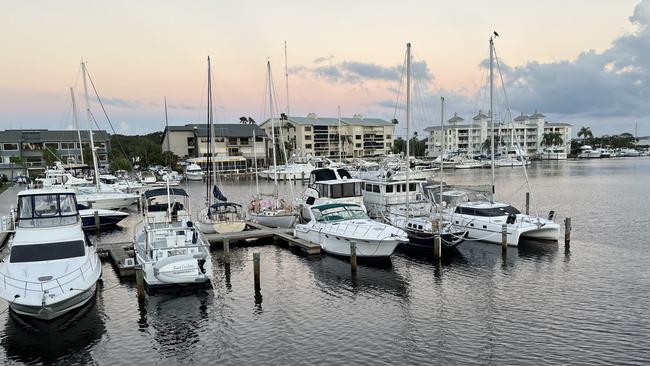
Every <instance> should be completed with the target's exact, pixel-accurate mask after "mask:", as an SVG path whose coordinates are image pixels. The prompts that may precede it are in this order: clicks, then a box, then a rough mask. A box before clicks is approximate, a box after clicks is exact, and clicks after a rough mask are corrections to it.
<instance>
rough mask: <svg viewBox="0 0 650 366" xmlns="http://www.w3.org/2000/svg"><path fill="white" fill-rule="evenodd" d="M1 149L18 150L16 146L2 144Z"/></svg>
mask: <svg viewBox="0 0 650 366" xmlns="http://www.w3.org/2000/svg"><path fill="white" fill-rule="evenodd" d="M2 149H3V150H4V151H16V150H18V144H2Z"/></svg>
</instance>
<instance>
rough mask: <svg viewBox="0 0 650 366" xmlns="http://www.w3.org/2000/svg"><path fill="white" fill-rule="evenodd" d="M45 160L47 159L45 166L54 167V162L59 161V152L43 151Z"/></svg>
mask: <svg viewBox="0 0 650 366" xmlns="http://www.w3.org/2000/svg"><path fill="white" fill-rule="evenodd" d="M43 159H45V166H52V165H54V162H56V161H59V160H60V159H59V152H58V151H57V150H52V149H45V150H43Z"/></svg>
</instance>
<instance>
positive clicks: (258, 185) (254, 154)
mask: <svg viewBox="0 0 650 366" xmlns="http://www.w3.org/2000/svg"><path fill="white" fill-rule="evenodd" d="M253 159H254V161H253V164H254V166H255V189H256V191H257V199H259V198H260V182H259V178H258V176H257V137H255V126H253Z"/></svg>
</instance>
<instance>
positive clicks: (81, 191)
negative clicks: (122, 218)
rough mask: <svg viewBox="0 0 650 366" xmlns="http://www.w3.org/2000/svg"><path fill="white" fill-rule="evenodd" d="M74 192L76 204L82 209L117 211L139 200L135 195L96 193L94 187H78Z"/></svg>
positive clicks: (115, 192) (113, 192) (114, 192)
mask: <svg viewBox="0 0 650 366" xmlns="http://www.w3.org/2000/svg"><path fill="white" fill-rule="evenodd" d="M76 191H77V202H78V203H79V204H80V205H81V206H82V207H83V208H92V209H100V208H101V209H105V210H117V209H121V208H125V207H129V206H131V205H133V204H135V203H137V202H138V200H139V199H140V195H139V194H137V193H122V192H118V191H115V190H113V191H109V192H106V191H97V190H96V189H95V187H79V188H77V189H76Z"/></svg>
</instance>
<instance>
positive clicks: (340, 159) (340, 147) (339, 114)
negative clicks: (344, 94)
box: [338, 106, 343, 164]
mask: <svg viewBox="0 0 650 366" xmlns="http://www.w3.org/2000/svg"><path fill="white" fill-rule="evenodd" d="M338 116H339V133H338V135H339V163H341V164H343V148H342V145H341V106H338Z"/></svg>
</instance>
